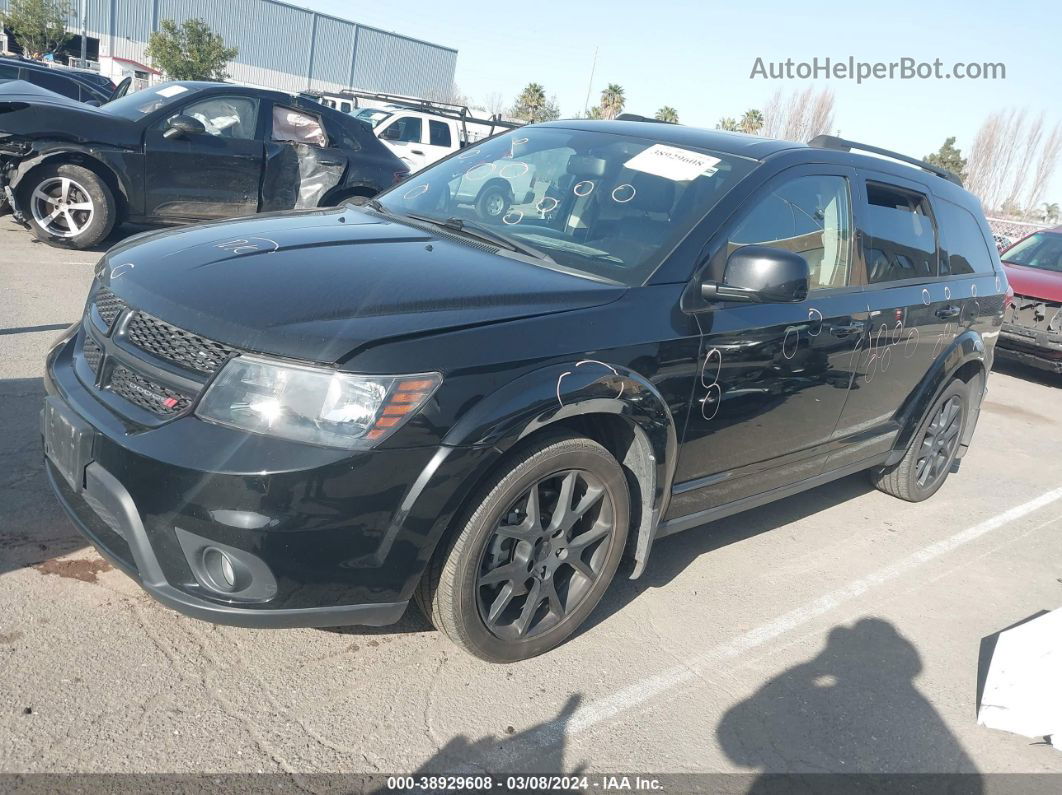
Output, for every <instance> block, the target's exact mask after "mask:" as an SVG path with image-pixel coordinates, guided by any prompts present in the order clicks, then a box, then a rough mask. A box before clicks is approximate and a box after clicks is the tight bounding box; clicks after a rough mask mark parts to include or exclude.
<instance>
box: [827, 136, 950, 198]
mask: <svg viewBox="0 0 1062 795" xmlns="http://www.w3.org/2000/svg"><path fill="white" fill-rule="evenodd" d="M808 146H813V147H815V148H816V149H836V150H837V151H840V152H851V151H852V150H853V149H856V150H858V151H860V152H873V153H874V154H876V155H883V156H884V157H889V158H892V159H893V160H900V161H902V162H904V163H907V164H908V165H911V166H914V167H915V168H920V169H922V170H923V171H928V172H930V173H932V174H936V175H937V176H938V177H940V178H941V179H946V180H948V182H954V183H955V184H956V185H958V186H959V187H960V188H961V187H962V178H960V177H959V175H958V174H953V173H952V172H950V171H948V170H947V169H946V168H940V167H938V166H934V165H933V164H932V163H927V162H926V161H925V160H919V159H918V158H915V157H908V156H907V155H901V154H900V153H899V152H893V151H891V150H889V149H882V148H881V147H879V146H871V145H870V144H861V143H858V142H856V141H849V140H846V139H844V138H838V137H837V136H835V135H817V136H815V137H814V138H812V139H811V140H810V141H808Z"/></svg>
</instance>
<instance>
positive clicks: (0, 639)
mask: <svg viewBox="0 0 1062 795" xmlns="http://www.w3.org/2000/svg"><path fill="white" fill-rule="evenodd" d="M21 637H22V633H21V632H19V631H18V630H15V631H14V632H0V646H10V645H11V644H13V643H14V642H15V641H16V640H18V639H19V638H21Z"/></svg>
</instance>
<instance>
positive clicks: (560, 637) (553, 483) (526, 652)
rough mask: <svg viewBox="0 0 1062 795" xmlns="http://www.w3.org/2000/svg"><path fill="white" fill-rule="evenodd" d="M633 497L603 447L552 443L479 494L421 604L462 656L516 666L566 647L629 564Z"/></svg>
mask: <svg viewBox="0 0 1062 795" xmlns="http://www.w3.org/2000/svg"><path fill="white" fill-rule="evenodd" d="M629 513H630V497H629V495H628V492H627V483H626V480H625V478H624V476H623V471H622V469H621V468H620V466H619V464H618V463H617V461H616V459H615V458H613V457H612V455H611V454H610V453H609V452H608V451H607V450H606V449H605V448H604V447H602V446H601V445H599V444H597V443H596V442H593V441H591V440H590V439H586V438H583V437H570V436H568V437H565V436H551V437H549V438H546V439H543V440H541V441H539V442H537V443H535V444H533V445H532V446H530V447H528V448H527V449H526V450H524V451H523V452H522V454H520V455H519V457H518V458H517V459H516V460H515V462H514V464H513V465H512V466H511V467H508V468H507V469H506V471H505V472H503V473H500V474H499V475H498V476H496V477H495V478H494V479H493V480H491V481H490V482H489V483H488V484H487V485H486V486H485V487H484V489H483V490H482V491H481V492H480V497H479V499H478V500H477V501H476V502H475V508H474V510H473V512H472V514H471V515H470V516H469V517H468V518H467V520H466V521H465V522H464V523H463V527H462V528H461V529H460V531H459V533H458V535H457V536H456V537H455V538H454V540H453V541H452V542H451V543H450V544H449V545H448V546H447V547H446V548H445V549H441V550H440V551H439V553H437V555H436V557H435V559H433V561H432V563H431V564H430V565H429V568H428V571H427V572H426V573H425V576H424V580H423V581H422V582H421V587H420V589H419V593H418V594H417V601H418V603H419V604H420V606H421V609H422V610H424V612H425V614H426V615H427V616H428V617H429V618H430V619H431V621H432V623H433V624H434V625H435V626H436V627H437V628H438V629H440V630H442V631H443V632H444V633H445V634H446V635H447V636H448V637H449V638H450V639H451V640H452V641H453V642H454V643H456V644H457V645H458V646H460V647H462V648H463V649H465V650H466V651H468V652H470V653H472V654H474V655H476V656H477V657H480V658H482V659H485V660H490V661H492V662H514V661H517V660H523V659H527V658H528V657H533V656H535V655H537V654H542V653H543V652H546V651H549V650H550V649H552V648H554V647H556V646H558V645H559V644H560V643H562V642H563V641H564V640H566V639H567V638H568V637H569V636H570V635H571V634H572V633H573V632H575V630H576V629H578V627H579V625H580V624H582V623H583V621H584V620H585V619H586V617H587V616H588V615H589V614H590V612H591V611H592V610H593V609H594V607H595V606H596V605H597V603H598V602H599V601H600V599H601V596H602V594H604V592H605V590H606V589H607V588H608V585H609V583H610V582H611V581H612V577H613V575H614V574H615V573H616V568H617V566H618V565H619V561H620V558H621V556H622V554H623V548H624V545H625V544H626V540H627V527H628V524H629Z"/></svg>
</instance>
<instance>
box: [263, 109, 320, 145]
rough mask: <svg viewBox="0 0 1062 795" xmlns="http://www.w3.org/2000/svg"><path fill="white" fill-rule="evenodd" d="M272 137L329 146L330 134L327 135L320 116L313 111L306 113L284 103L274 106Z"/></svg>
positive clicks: (297, 142)
mask: <svg viewBox="0 0 1062 795" xmlns="http://www.w3.org/2000/svg"><path fill="white" fill-rule="evenodd" d="M272 138H273V140H274V141H288V142H291V143H296V144H309V145H310V146H317V147H325V146H328V136H327V135H325V131H324V127H323V126H322V125H321V119H320V118H318V117H317V116H315V115H313V114H312V113H304V112H303V111H301V110H295V108H286V107H284V106H283V105H274V106H273V134H272Z"/></svg>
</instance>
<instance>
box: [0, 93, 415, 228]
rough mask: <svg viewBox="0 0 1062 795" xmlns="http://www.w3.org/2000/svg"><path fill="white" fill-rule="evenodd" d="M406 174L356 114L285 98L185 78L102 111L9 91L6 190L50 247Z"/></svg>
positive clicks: (283, 203) (2, 108) (354, 193)
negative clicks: (129, 226)
mask: <svg viewBox="0 0 1062 795" xmlns="http://www.w3.org/2000/svg"><path fill="white" fill-rule="evenodd" d="M407 174H408V169H407V168H406V166H405V164H403V163H402V161H401V160H399V159H398V158H397V157H396V156H395V155H394V154H393V153H391V152H390V151H389V150H388V149H387V147H386V146H384V145H383V143H381V142H380V141H379V140H378V139H377V138H376V137H375V136H374V135H373V134H372V131H371V130H368V129H366V127H365V125H363V124H359V123H358V122H357V121H355V120H354V119H352V118H351V117H350V116H348V115H347V114H345V113H339V112H338V111H335V110H332V109H330V108H326V107H324V106H323V105H319V104H317V103H316V102H310V101H308V100H305V99H302V98H300V97H295V96H291V95H288V94H281V93H279V92H277V91H265V90H263V89H258V88H251V87H248V86H234V85H228V84H225V83H205V82H175V83H163V84H161V85H158V86H152V87H151V88H148V89H144V90H143V91H138V92H136V93H134V94H127V95H125V96H124V97H121V98H119V99H115V100H113V101H112V102H108V103H107V104H106V105H103V106H102V107H98V108H96V107H92V106H89V105H85V104H83V103H80V102H74V101H72V100H70V99H66V98H64V97H61V96H58V95H56V94H54V93H52V92H50V91H43V90H41V89H39V88H37V87H35V86H33V85H31V84H29V83H26V82H23V81H15V82H10V83H5V84H2V85H0V190H2V191H4V193H5V195H6V196H7V198H8V200H9V201H10V202H11V205H12V208H13V209H14V211H15V213H16V218H17V219H19V220H21V221H23V222H24V223H26V224H27V225H28V226H29V227H30V229H31V230H32V231H33V233H34V234H35V235H36V236H37V237H39V238H41V239H42V240H45V241H47V242H48V243H51V244H53V245H59V246H69V247H71V248H88V247H91V246H95V245H97V244H98V243H99V242H100V241H101V240H103V239H104V238H105V237H106V236H107V235H108V234H109V233H110V231H111V229H112V228H113V227H114V225H115V224H116V223H120V222H121V221H132V222H136V223H147V224H181V223H187V222H190V221H203V220H209V219H217V218H231V217H233V216H241V215H252V214H254V213H258V212H265V211H272V210H289V209H293V208H306V207H322V206H334V205H337V204H341V203H343V202H346V201H349V200H351V199H352V198H354V197H368V196H374V195H376V194H377V193H378V192H379V191H381V190H383V189H384V188H389V187H391V186H392V185H393V184H394V183H395V182H396V181H398V180H401V179H403V178H404V177H406V176H407Z"/></svg>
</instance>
